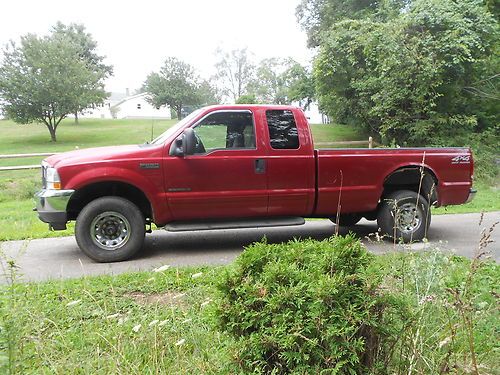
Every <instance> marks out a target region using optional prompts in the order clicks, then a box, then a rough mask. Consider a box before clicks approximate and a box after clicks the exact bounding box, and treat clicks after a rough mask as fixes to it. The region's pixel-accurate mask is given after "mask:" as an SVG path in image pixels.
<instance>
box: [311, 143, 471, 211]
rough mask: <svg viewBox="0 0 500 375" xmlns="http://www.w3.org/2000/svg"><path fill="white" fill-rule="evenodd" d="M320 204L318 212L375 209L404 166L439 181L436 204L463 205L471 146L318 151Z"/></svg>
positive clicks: (317, 167) (466, 193)
mask: <svg viewBox="0 0 500 375" xmlns="http://www.w3.org/2000/svg"><path fill="white" fill-rule="evenodd" d="M314 153H315V155H316V169H317V194H318V195H317V203H316V208H315V214H316V215H318V216H322V215H327V214H329V213H331V212H332V207H339V208H341V212H369V211H373V210H375V209H376V207H377V204H378V201H379V199H380V197H381V195H382V191H383V188H384V181H385V179H386V178H387V177H388V176H390V175H391V174H392V173H393V172H395V171H397V170H398V169H400V168H408V166H413V167H415V168H418V169H419V170H420V168H424V170H425V171H428V172H430V173H431V174H432V175H433V176H434V177H435V179H436V181H437V186H436V189H437V196H438V199H437V202H436V204H435V205H436V206H446V205H450V204H461V203H464V202H465V201H466V200H467V197H468V195H469V191H470V188H471V186H472V181H471V178H470V176H471V174H472V162H471V156H470V150H469V149H468V148H463V147H462V148H459V147H457V148H396V149H393V148H379V149H319V150H315V152H314Z"/></svg>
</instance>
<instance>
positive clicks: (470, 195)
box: [465, 189, 477, 203]
mask: <svg viewBox="0 0 500 375" xmlns="http://www.w3.org/2000/svg"><path fill="white" fill-rule="evenodd" d="M476 193H477V190H476V189H470V191H469V196H468V197H467V200H466V201H465V203H469V202H470V201H471V200H473V199H474V197H475V196H476Z"/></svg>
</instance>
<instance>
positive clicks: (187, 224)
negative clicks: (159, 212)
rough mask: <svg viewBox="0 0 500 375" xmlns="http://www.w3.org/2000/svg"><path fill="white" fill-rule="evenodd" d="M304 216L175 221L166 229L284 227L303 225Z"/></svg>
mask: <svg viewBox="0 0 500 375" xmlns="http://www.w3.org/2000/svg"><path fill="white" fill-rule="evenodd" d="M304 223H305V220H304V218H303V217H294V216H290V217H271V218H250V219H237V220H235V219H230V220H227V219H221V220H196V221H173V222H171V223H168V224H167V225H165V227H164V229H165V230H167V231H169V232H185V231H193V230H212V229H241V228H262V227H283V226H290V225H303V224H304Z"/></svg>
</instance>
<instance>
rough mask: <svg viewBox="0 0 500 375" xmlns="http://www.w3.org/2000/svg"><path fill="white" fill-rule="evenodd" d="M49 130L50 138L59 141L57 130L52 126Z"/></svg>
mask: <svg viewBox="0 0 500 375" xmlns="http://www.w3.org/2000/svg"><path fill="white" fill-rule="evenodd" d="M49 132H50V140H51V141H52V142H57V138H56V131H55V130H54V129H52V128H50V129H49Z"/></svg>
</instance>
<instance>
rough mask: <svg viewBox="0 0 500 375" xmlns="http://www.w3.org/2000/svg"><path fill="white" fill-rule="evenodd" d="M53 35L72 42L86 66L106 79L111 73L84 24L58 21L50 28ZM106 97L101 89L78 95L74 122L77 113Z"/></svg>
mask: <svg viewBox="0 0 500 375" xmlns="http://www.w3.org/2000/svg"><path fill="white" fill-rule="evenodd" d="M52 34H53V36H54V37H56V38H58V37H61V38H66V39H68V40H69V41H71V43H73V44H74V45H75V46H76V47H77V48H78V50H79V52H78V56H79V57H80V59H82V60H83V61H85V62H86V63H87V67H89V68H90V69H92V70H93V71H94V72H97V73H99V74H101V75H102V76H103V79H106V78H108V77H110V76H111V75H113V67H112V66H111V65H106V64H104V56H100V55H98V54H97V52H96V48H97V42H96V41H95V40H94V39H93V38H92V35H91V34H89V33H87V32H86V31H85V26H83V25H81V24H75V23H72V24H70V25H64V24H63V23H61V22H58V23H57V24H56V26H54V27H53V29H52ZM106 98H107V93H105V92H103V91H102V90H94V91H90V90H89V91H87V92H86V95H82V96H81V97H79V101H80V103H78V105H77V108H75V111H74V114H75V122H76V123H78V113H79V112H81V111H83V110H85V109H86V108H90V107H95V106H98V105H100V104H102V103H103V102H104V100H105V99H106Z"/></svg>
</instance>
